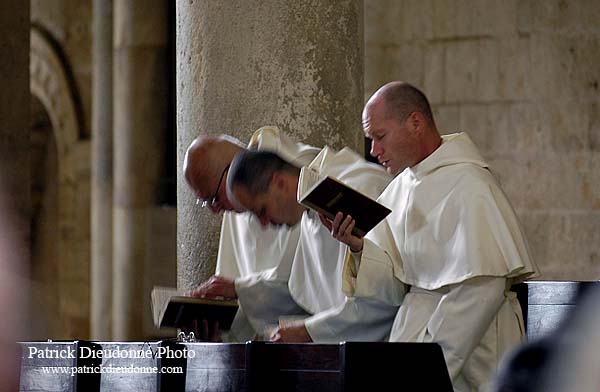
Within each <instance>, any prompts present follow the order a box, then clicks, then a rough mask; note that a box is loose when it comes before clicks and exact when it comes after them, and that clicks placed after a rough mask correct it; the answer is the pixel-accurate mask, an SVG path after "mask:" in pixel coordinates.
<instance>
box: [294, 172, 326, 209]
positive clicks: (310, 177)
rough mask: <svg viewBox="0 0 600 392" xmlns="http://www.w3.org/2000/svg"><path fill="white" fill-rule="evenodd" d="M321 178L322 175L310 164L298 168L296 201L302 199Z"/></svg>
mask: <svg viewBox="0 0 600 392" xmlns="http://www.w3.org/2000/svg"><path fill="white" fill-rule="evenodd" d="M322 179H323V177H322V176H321V175H320V174H319V172H318V171H317V170H315V169H314V168H311V167H310V166H304V167H303V168H302V169H300V177H299V178H298V192H297V194H296V199H297V200H298V201H300V200H302V199H304V198H305V197H306V195H308V194H309V193H310V191H312V190H313V189H314V187H315V186H316V185H317V184H318V183H319V182H320V181H321V180H322Z"/></svg>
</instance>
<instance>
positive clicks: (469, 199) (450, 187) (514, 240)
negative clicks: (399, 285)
mask: <svg viewBox="0 0 600 392" xmlns="http://www.w3.org/2000/svg"><path fill="white" fill-rule="evenodd" d="M442 138H443V139H442V144H441V145H440V147H438V149H437V150H435V151H434V152H433V153H432V154H431V155H429V156H428V157H427V158H425V159H424V160H423V161H421V162H420V163H419V164H417V165H415V166H413V167H411V168H407V169H405V170H404V171H403V172H402V173H400V174H399V175H398V176H397V177H396V178H395V179H394V180H393V181H392V182H391V183H390V185H389V186H388V187H387V188H386V190H385V191H384V192H383V193H382V195H381V196H380V198H379V202H380V203H381V204H383V205H385V206H386V207H388V208H390V209H391V210H392V213H391V214H390V215H388V217H387V218H386V219H385V220H384V221H382V222H381V223H380V224H379V225H378V226H376V227H375V228H374V229H373V230H372V231H371V232H369V233H368V234H367V236H366V237H365V238H366V239H368V240H370V241H372V243H373V244H375V245H376V246H377V247H379V248H380V249H381V250H383V251H384V252H385V253H386V254H387V255H388V257H389V258H390V260H391V262H392V265H393V270H394V275H395V276H396V277H397V278H398V279H399V280H400V281H402V282H404V283H406V284H408V285H411V286H417V287H420V288H423V289H428V290H435V289H438V288H441V287H443V286H446V285H451V284H458V283H461V282H463V281H465V280H466V279H470V278H474V277H477V276H496V277H506V278H510V282H518V281H521V280H523V279H525V278H527V277H530V276H532V275H533V274H535V272H536V271H537V267H536V266H535V264H534V262H533V260H532V258H531V256H530V250H529V246H528V245H527V241H526V240H525V236H524V234H523V230H522V229H521V226H520V224H519V222H518V219H517V217H516V214H515V212H514V209H513V208H512V206H511V205H510V203H509V201H508V198H507V197H506V195H505V194H504V192H503V191H502V189H501V188H500V185H499V183H498V181H497V179H496V178H495V177H494V175H493V174H492V173H491V172H490V170H488V165H487V164H486V162H485V161H484V159H483V157H482V156H481V154H480V153H479V151H478V150H477V147H476V146H475V144H473V142H472V141H471V139H470V138H469V136H468V135H467V134H466V133H456V134H451V135H446V136H443V137H442ZM367 242H368V241H367ZM365 246H366V245H365ZM368 254H369V252H363V259H365V258H370V256H369V255H368ZM379 258H380V257H379V256H377V257H376V259H379Z"/></svg>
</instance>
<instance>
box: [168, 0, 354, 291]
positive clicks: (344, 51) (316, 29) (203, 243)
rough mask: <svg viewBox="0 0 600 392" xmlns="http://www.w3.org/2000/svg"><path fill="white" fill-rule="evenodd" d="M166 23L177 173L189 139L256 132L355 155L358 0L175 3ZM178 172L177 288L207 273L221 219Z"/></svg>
mask: <svg viewBox="0 0 600 392" xmlns="http://www.w3.org/2000/svg"><path fill="white" fill-rule="evenodd" d="M176 18H177V32H176V47H177V130H178V135H177V148H178V156H177V162H178V167H179V168H181V163H182V161H183V155H184V153H185V149H186V147H187V145H188V144H189V143H190V142H191V140H192V139H193V138H194V137H196V136H197V135H198V134H199V133H204V134H218V133H229V134H231V135H233V136H236V137H238V138H239V139H241V140H243V141H247V140H248V138H249V137H250V135H251V133H252V131H253V130H254V129H256V128H258V127H260V126H262V125H278V126H279V127H281V128H282V129H283V130H284V131H285V132H286V133H288V134H289V135H291V136H292V137H295V138H296V139H298V140H303V141H305V142H308V143H310V144H313V145H316V146H322V145H325V144H328V145H331V146H333V147H337V148H339V147H342V146H350V147H352V148H354V149H355V150H357V151H362V148H363V144H362V143H363V141H362V133H361V131H360V129H361V127H360V112H361V109H362V102H363V27H362V18H363V3H362V1H360V0H345V1H342V0H339V1H309V0H298V1H290V2H282V1H278V0H243V1H242V0H236V1H215V2H212V1H200V2H192V1H189V2H188V1H178V2H177V10H176ZM178 173H179V174H178V178H177V186H178V189H177V210H178V222H177V229H178V231H177V236H178V238H177V242H178V244H177V252H178V255H177V258H178V261H177V263H178V266H177V275H178V278H177V281H178V286H179V287H180V288H191V287H193V286H195V285H196V284H197V283H198V282H200V281H202V280H203V279H205V278H206V277H208V276H209V275H211V274H212V273H213V271H214V266H215V259H216V249H217V243H218V239H219V227H220V222H221V220H220V218H219V217H217V216H215V215H212V214H211V213H210V212H209V211H208V210H201V209H200V208H198V207H197V206H196V205H195V204H194V201H195V197H194V195H193V193H192V192H191V191H190V190H189V189H188V188H187V185H186V183H185V180H184V179H183V177H182V175H181V170H180V169H179V170H178Z"/></svg>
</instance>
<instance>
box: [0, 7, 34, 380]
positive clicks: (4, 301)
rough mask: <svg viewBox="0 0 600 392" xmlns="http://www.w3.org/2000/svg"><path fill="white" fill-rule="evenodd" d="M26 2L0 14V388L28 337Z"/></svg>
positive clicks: (13, 375) (13, 373)
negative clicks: (20, 345)
mask: <svg viewBox="0 0 600 392" xmlns="http://www.w3.org/2000/svg"><path fill="white" fill-rule="evenodd" d="M29 29H30V22H29V2H25V3H24V2H23V1H21V0H7V1H3V2H2V7H1V12H0V53H2V55H1V56H0V85H1V86H2V88H0V222H2V223H1V224H0V315H1V317H2V326H1V328H0V363H2V366H1V367H0V390H2V391H9V390H16V389H17V387H18V379H19V376H18V375H19V367H18V366H19V365H18V364H19V360H18V358H19V355H20V354H19V353H18V350H17V349H16V347H13V346H14V342H15V341H18V340H22V339H27V338H28V333H27V325H28V324H26V323H25V322H24V321H25V319H26V318H27V315H28V311H27V309H28V307H27V298H26V294H27V292H28V289H29V279H28V275H29V271H28V266H29V255H30V253H29V245H30V244H29V237H30V225H31V216H30V214H31V211H30V209H31V200H30V186H31V185H30V184H31V181H30V176H31V173H30V164H29V137H30V124H29V118H30V91H29V36H30V33H29Z"/></svg>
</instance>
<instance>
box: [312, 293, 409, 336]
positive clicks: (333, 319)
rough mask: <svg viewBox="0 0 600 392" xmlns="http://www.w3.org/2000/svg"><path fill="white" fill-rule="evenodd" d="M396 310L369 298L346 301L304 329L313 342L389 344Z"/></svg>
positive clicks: (325, 312) (315, 319)
mask: <svg viewBox="0 0 600 392" xmlns="http://www.w3.org/2000/svg"><path fill="white" fill-rule="evenodd" d="M397 311H398V307H397V306H391V305H388V304H386V303H383V302H381V301H377V300H375V299H369V298H357V297H351V298H346V301H345V302H344V303H343V304H342V305H340V306H338V307H337V308H333V309H329V310H326V311H324V312H321V313H318V314H316V315H314V316H312V317H309V318H308V319H306V320H305V322H304V326H305V327H306V330H307V331H308V334H309V335H310V336H311V338H312V339H313V341H314V342H317V343H338V342H342V341H383V340H387V338H388V336H389V334H390V329H391V327H392V323H393V321H394V317H395V316H396V312H397Z"/></svg>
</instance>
